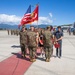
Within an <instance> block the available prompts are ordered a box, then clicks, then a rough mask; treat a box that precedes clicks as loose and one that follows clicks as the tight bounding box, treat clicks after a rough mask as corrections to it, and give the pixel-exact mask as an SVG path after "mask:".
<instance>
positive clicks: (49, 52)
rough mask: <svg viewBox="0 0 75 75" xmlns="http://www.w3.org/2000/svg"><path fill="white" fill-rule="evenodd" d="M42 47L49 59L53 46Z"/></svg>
mask: <svg viewBox="0 0 75 75" xmlns="http://www.w3.org/2000/svg"><path fill="white" fill-rule="evenodd" d="M44 49H45V57H46V59H47V58H48V59H50V57H51V55H52V54H53V47H45V48H44Z"/></svg>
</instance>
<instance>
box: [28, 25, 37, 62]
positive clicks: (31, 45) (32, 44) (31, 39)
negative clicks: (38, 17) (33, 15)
mask: <svg viewBox="0 0 75 75" xmlns="http://www.w3.org/2000/svg"><path fill="white" fill-rule="evenodd" d="M27 36H28V49H29V53H30V61H31V62H34V61H36V59H35V53H36V48H37V46H38V38H37V33H36V32H35V31H34V26H31V29H30V31H28V32H27Z"/></svg>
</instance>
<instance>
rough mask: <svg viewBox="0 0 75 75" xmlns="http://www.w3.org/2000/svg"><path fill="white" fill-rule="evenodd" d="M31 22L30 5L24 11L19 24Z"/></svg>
mask: <svg viewBox="0 0 75 75" xmlns="http://www.w3.org/2000/svg"><path fill="white" fill-rule="evenodd" d="M30 22H31V5H30V6H29V8H28V9H27V11H26V13H25V14H24V16H23V18H22V19H21V22H20V26H21V25H24V24H28V23H30Z"/></svg>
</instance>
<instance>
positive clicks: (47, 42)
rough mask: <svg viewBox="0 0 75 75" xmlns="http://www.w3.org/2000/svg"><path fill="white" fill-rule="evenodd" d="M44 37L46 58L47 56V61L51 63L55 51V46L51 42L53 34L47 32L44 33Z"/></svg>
mask: <svg viewBox="0 0 75 75" xmlns="http://www.w3.org/2000/svg"><path fill="white" fill-rule="evenodd" d="M43 36H44V39H43V40H44V49H45V56H46V61H47V62H49V60H50V57H51V54H52V50H53V44H52V41H51V38H52V34H51V32H50V31H49V30H46V31H45V32H44V33H43Z"/></svg>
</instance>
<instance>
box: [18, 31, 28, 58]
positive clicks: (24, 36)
mask: <svg viewBox="0 0 75 75" xmlns="http://www.w3.org/2000/svg"><path fill="white" fill-rule="evenodd" d="M19 34H20V46H21V52H22V57H25V55H26V48H27V32H26V31H24V32H23V31H20V33H19Z"/></svg>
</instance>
